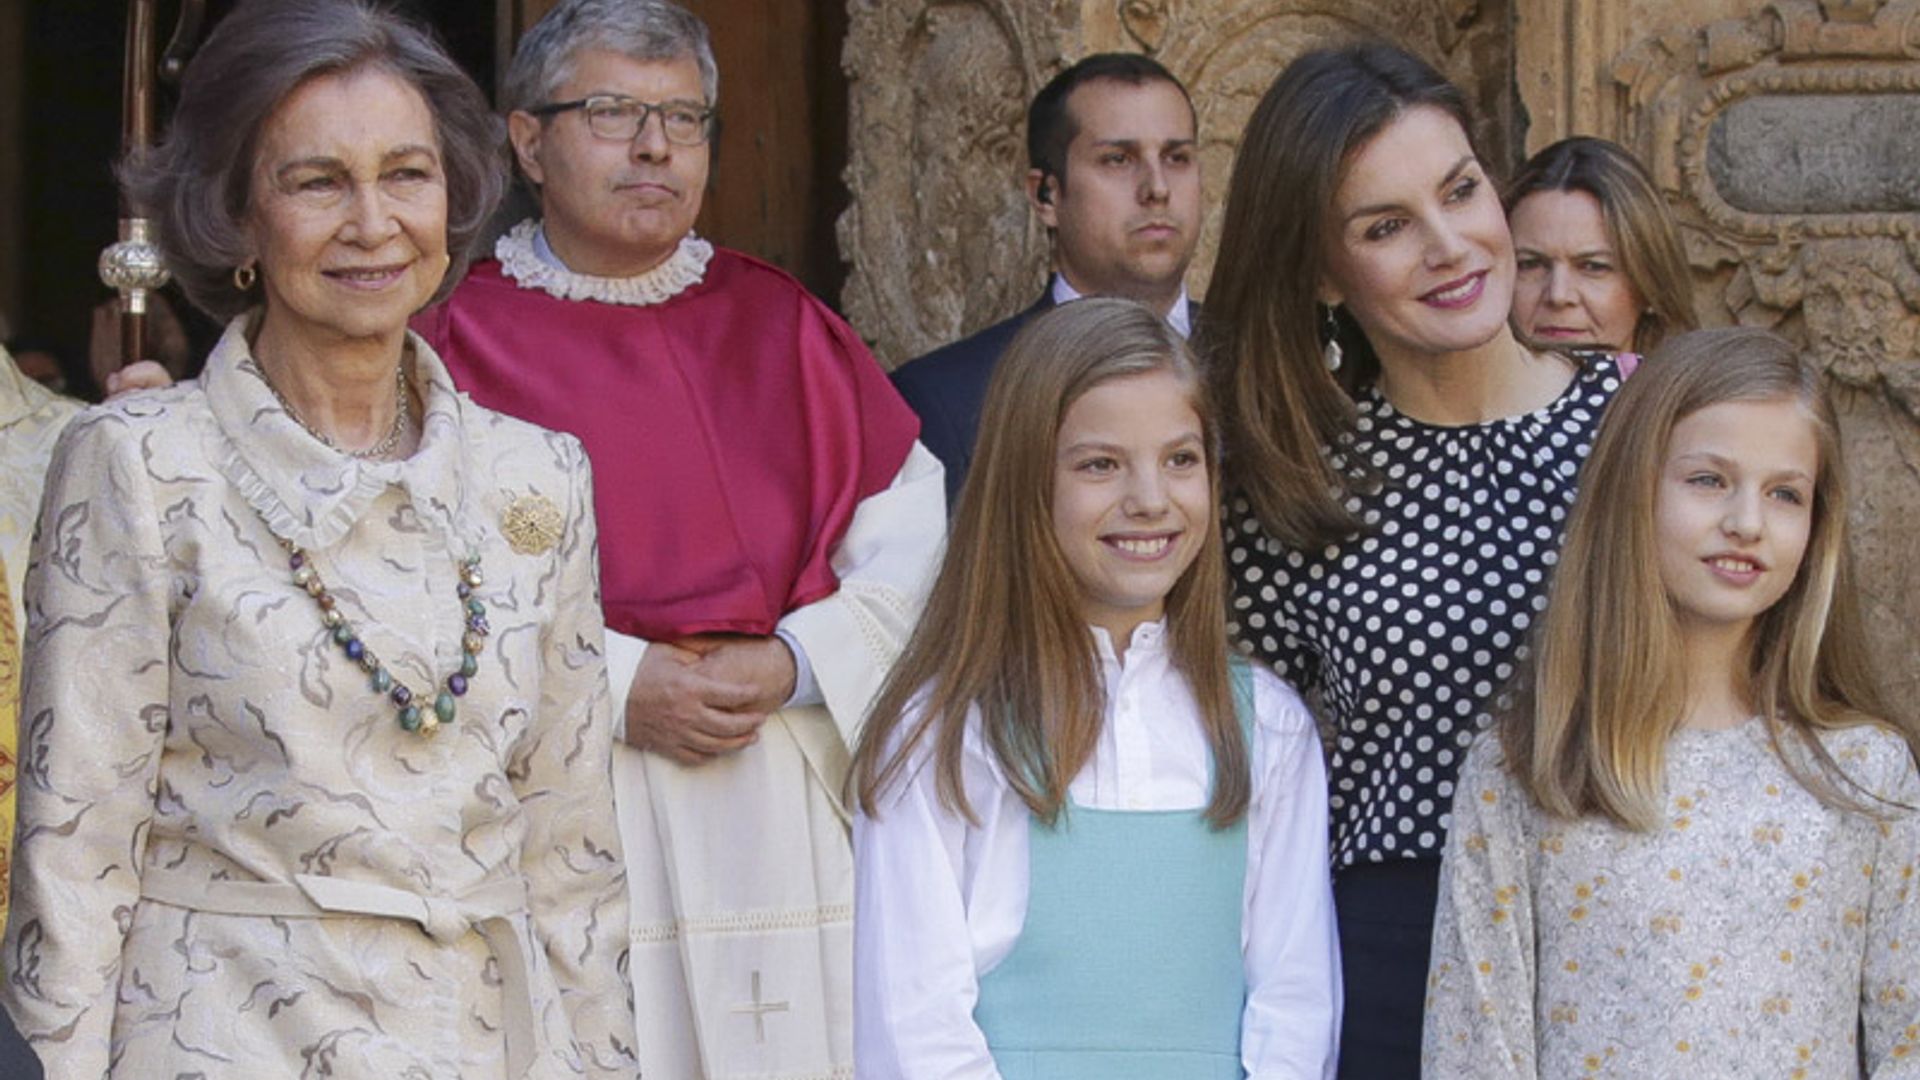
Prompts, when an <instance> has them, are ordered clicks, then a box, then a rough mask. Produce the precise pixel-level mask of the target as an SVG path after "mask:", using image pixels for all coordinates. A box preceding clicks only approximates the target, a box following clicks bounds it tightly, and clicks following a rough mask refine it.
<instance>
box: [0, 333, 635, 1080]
mask: <svg viewBox="0 0 1920 1080" xmlns="http://www.w3.org/2000/svg"><path fill="white" fill-rule="evenodd" d="M242 330H243V320H236V321H235V323H234V324H233V326H231V327H229V329H228V331H227V335H226V337H225V338H224V339H222V341H221V343H220V345H219V347H218V348H217V349H216V350H215V351H214V353H213V355H212V357H211V358H210V359H209V361H208V364H207V368H206V372H205V374H204V375H203V376H202V378H201V379H200V380H199V381H198V382H188V383H182V384H180V385H178V386H175V387H172V388H170V389H167V390H163V391H158V392H154V393H146V394H136V395H133V396H131V397H128V398H125V399H122V400H119V401H115V402H113V403H111V404H109V405H106V406H102V407H99V408H96V409H93V410H92V411H90V412H87V413H85V414H83V415H82V416H81V417H80V418H79V419H77V420H75V421H74V422H73V425H72V426H71V427H70V428H69V430H68V432H67V434H66V436H65V437H64V439H63V441H62V442H61V445H60V448H59V451H58V452H57V454H56V457H55V461H54V467H53V473H52V476H51V478H50V480H49V487H48V496H47V501H46V513H45V516H44V521H43V525H42V527H41V531H40V535H39V537H38V540H37V542H36V545H35V548H34V552H35V555H34V565H33V567H32V568H31V570H30V571H29V575H28V585H27V607H28V612H29V616H28V628H27V635H26V636H27V664H26V677H25V689H24V692H23V699H22V709H21V727H22V729H23V730H22V742H23V744H24V746H23V751H22V767H21V770H20V772H21V783H20V846H19V850H18V853H17V857H16V867H15V870H16V877H15V883H14V911H13V918H12V920H11V923H10V925H9V927H8V932H7V937H6V942H5V947H4V953H0V960H3V962H4V966H5V981H4V983H3V984H0V1000H4V1003H5V1005H6V1007H7V1009H8V1010H9V1011H10V1012H11V1013H12V1015H13V1018H14V1020H15V1022H16V1023H17V1024H18V1026H19V1028H20V1030H21V1033H22V1034H23V1035H25V1036H26V1037H27V1038H28V1040H29V1041H30V1042H31V1043H32V1045H33V1048H34V1049H35V1051H36V1052H38V1053H39V1055H40V1057H41V1059H42V1060H43V1061H44V1062H45V1063H46V1066H47V1076H48V1078H49V1080H68V1078H86V1080H98V1078H99V1077H101V1076H103V1075H104V1076H112V1077H139V1078H143V1080H144V1078H149V1077H166V1078H172V1077H176V1076H180V1077H185V1076H192V1077H202V1078H205V1080H220V1078H234V1080H241V1078H244V1080H267V1078H273V1080H282V1078H291V1077H353V1078H359V1077H366V1078H375V1077H378V1078H396V1077H397V1078H413V1080H427V1078H436V1080H438V1078H445V1080H453V1078H456V1077H459V1078H466V1080H477V1078H485V1077H507V1076H511V1077H515V1078H516V1080H517V1078H519V1077H522V1076H526V1077H540V1078H552V1077H574V1076H591V1077H633V1076H636V1075H637V1074H638V1069H637V1067H636V1066H635V1065H634V1057H633V1036H632V1031H633V1025H632V1013H631V1011H630V1008H631V1006H630V1004H629V1000H628V998H629V994H628V990H627V983H626V976H625V949H626V937H627V933H626V931H627V894H626V888H625V877H624V872H623V869H622V864H621V858H620V843H619V836H618V832H617V829H616V826H615V822H614V815H613V799H612V791H611V781H610V777H609V769H608V759H609V748H610V746H611V743H612V730H611V715H610V710H609V706H608V697H607V691H606V677H605V666H604V660H603V658H602V655H601V630H600V614H599V612H600V607H599V602H598V597H597V595H596V593H597V588H596V582H595V570H594V567H595V560H594V543H595V533H594V523H593V516H592V509H591V506H592V503H591V499H590V495H589V491H590V482H591V481H590V478H589V474H588V467H587V463H586V459H585V457H584V456H583V455H582V452H581V450H580V447H579V445H578V443H576V442H575V441H574V440H573V439H572V438H570V437H568V436H564V435H557V434H553V433H550V432H546V431H542V430H540V429H538V428H535V427H532V426H530V425H527V424H524V423H521V422H519V421H516V420H512V419H509V418H507V417H503V416H500V415H498V414H496V413H492V412H489V411H487V410H485V409H481V408H479V407H477V406H475V405H474V404H473V403H472V402H470V401H468V400H466V399H465V398H464V397H463V396H461V395H458V394H456V393H455V391H454V389H453V386H452V384H451V382H450V381H449V380H448V378H447V375H446V371H445V369H444V368H443V367H442V366H441V364H440V362H439V360H438V358H436V357H435V356H434V355H433V354H432V352H431V351H430V350H429V349H427V348H426V346H425V345H424V344H423V343H421V342H420V341H419V340H418V339H413V340H412V355H413V357H414V364H413V367H412V369H411V377H412V378H413V380H414V385H415V387H416V388H417V389H418V390H419V391H420V394H421V397H422V400H424V401H425V403H426V413H425V418H424V432H423V436H422V440H421V445H420V448H419V450H418V451H417V452H416V453H415V454H414V456H413V457H412V458H411V459H409V460H407V461H404V462H387V463H368V462H359V461H355V460H353V459H350V458H348V457H345V456H343V455H341V454H338V453H335V452H334V451H332V450H329V449H327V448H326V447H324V446H322V445H321V444H320V443H319V442H317V441H316V440H314V439H313V438H312V437H311V436H309V435H307V434H306V433H305V432H304V431H303V430H302V429H301V428H299V427H298V426H297V425H296V424H295V422H294V421H293V420H292V419H291V418H290V417H289V416H288V415H287V414H286V413H285V411H283V409H282V408H281V407H280V406H279V405H278V404H276V402H275V399H274V398H273V396H272V394H271V392H270V390H269V388H268V386H267V385H266V383H265V382H264V381H263V380H262V378H261V377H260V375H259V372H258V369H257V368H256V367H255V366H254V364H253V362H252V360H251V359H250V357H249V356H248V351H247V345H246V340H245V337H244V335H243V333H242ZM515 506H518V507H519V508H520V510H521V511H522V513H521V514H520V516H521V517H522V518H529V517H530V518H532V519H535V520H541V519H544V520H545V521H546V522H547V523H548V525H547V528H546V529H545V531H544V532H542V531H541V530H539V529H535V530H532V533H533V535H531V536H528V535H522V536H520V540H521V543H520V547H521V548H522V549H524V550H516V549H515V547H514V546H512V545H510V544H509V542H508V540H507V538H506V537H505V536H504V535H503V533H502V521H503V518H504V517H505V515H506V513H507V511H508V509H509V508H511V507H515ZM528 510H539V511H542V512H540V513H533V514H528V513H526V511H528ZM282 539H284V540H289V541H292V542H293V543H295V544H298V545H299V546H300V547H302V548H304V549H306V551H307V552H309V553H310V558H311V560H312V564H313V565H314V566H316V567H317V568H318V570H319V571H320V574H321V576H322V578H323V579H324V581H325V582H326V584H327V586H328V587H329V588H330V589H331V592H332V595H334V596H335V597H336V598H337V601H338V604H339V607H340V609H341V610H342V611H343V612H344V613H345V614H346V616H347V618H348V620H349V621H350V623H351V624H352V625H353V626H355V627H357V628H359V630H360V632H361V634H362V635H363V637H364V639H365V641H366V643H367V645H369V646H370V647H371V648H372V649H373V650H374V652H375V653H376V654H377V655H378V656H379V657H380V658H381V659H382V660H383V661H384V662H385V663H386V665H387V666H388V667H389V668H390V669H391V670H392V671H393V673H394V674H395V675H397V676H398V677H399V679H400V680H401V681H402V682H404V683H406V684H407V685H408V686H410V687H412V688H413V689H414V690H415V691H417V692H419V691H424V693H425V696H426V697H427V698H428V699H431V697H432V695H433V693H434V691H435V689H437V688H438V685H440V684H442V682H443V680H445V678H446V677H447V676H448V675H449V674H450V673H452V672H454V671H457V670H458V669H459V666H460V662H461V656H462V644H461V639H462V634H463V631H465V630H466V629H467V627H466V626H465V624H464V623H463V619H464V617H465V616H466V614H467V613H466V612H465V611H464V610H463V609H462V601H461V599H460V598H459V597H458V596H457V595H456V585H457V580H456V568H457V562H456V560H460V559H465V558H467V557H469V556H472V555H478V556H480V557H481V560H482V561H481V569H482V572H483V575H484V579H485V580H484V582H483V583H482V584H481V585H480V586H479V587H478V588H477V589H475V590H474V592H475V595H476V596H477V597H478V598H479V599H480V600H481V601H482V602H483V603H484V605H485V607H486V609H487V611H486V617H487V619H488V620H490V623H491V627H490V635H489V636H487V637H486V638H485V640H484V649H483V651H482V652H481V654H480V656H479V668H478V671H477V673H476V674H475V675H474V677H473V679H472V683H471V687H470V689H469V691H468V692H467V694H466V696H465V697H464V698H461V699H459V713H458V717H457V719H456V720H455V721H454V722H453V724H452V725H451V726H450V728H448V729H445V730H442V731H441V732H439V733H438V734H437V735H436V736H434V737H433V738H425V737H422V736H420V735H418V734H409V733H408V732H405V731H403V730H401V729H400V728H399V726H398V725H397V723H396V719H395V717H396V710H395V707H394V706H393V704H392V703H391V702H390V701H388V700H386V698H384V697H383V696H382V695H380V694H377V693H375V692H374V691H373V689H372V688H371V686H370V684H369V679H368V675H367V673H366V672H365V671H363V670H361V668H360V666H359V665H357V664H354V663H351V662H350V661H349V660H348V659H347V658H346V656H345V655H344V654H343V652H342V649H341V646H340V645H339V644H336V643H335V642H334V641H333V640H332V638H331V637H330V635H329V633H328V631H327V630H326V628H325V627H324V626H323V624H322V622H321V615H320V608H319V605H318V604H316V602H315V600H314V599H313V598H311V597H309V596H308V595H307V594H306V593H305V592H304V591H302V590H301V589H300V588H298V587H296V586H294V585H293V584H292V580H291V570H290V567H289V559H288V555H287V553H286V552H285V551H284V550H283V549H282V547H281V544H280V542H279V541H280V540H282Z"/></svg>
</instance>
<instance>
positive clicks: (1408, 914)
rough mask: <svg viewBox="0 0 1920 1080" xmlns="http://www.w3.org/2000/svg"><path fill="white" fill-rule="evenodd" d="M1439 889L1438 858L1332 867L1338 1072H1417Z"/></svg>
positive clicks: (1395, 1075) (1382, 1077)
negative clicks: (1339, 987) (1342, 1000)
mask: <svg viewBox="0 0 1920 1080" xmlns="http://www.w3.org/2000/svg"><path fill="white" fill-rule="evenodd" d="M1439 892H1440V862H1439V860H1438V859H1397V860H1395V861H1393V862H1386V863H1361V864H1356V865H1354V866H1350V867H1348V868H1346V869H1344V870H1341V871H1339V872H1337V873H1336V874H1334V877H1333V906H1334V910H1335V912H1336V913H1338V916H1339V919H1340V965H1341V973H1342V977H1343V979H1344V981H1345V986H1346V999H1347V1000H1346V1008H1345V1010H1344V1011H1343V1013H1342V1016H1341V1020H1340V1080H1419V1078H1420V1018H1421V1014H1422V1013H1423V1012H1424V1011H1425V1008H1426V1000H1427V956H1428V954H1429V953H1431V952H1432V951H1433V907H1434V902H1435V900H1436V899H1438V897H1439Z"/></svg>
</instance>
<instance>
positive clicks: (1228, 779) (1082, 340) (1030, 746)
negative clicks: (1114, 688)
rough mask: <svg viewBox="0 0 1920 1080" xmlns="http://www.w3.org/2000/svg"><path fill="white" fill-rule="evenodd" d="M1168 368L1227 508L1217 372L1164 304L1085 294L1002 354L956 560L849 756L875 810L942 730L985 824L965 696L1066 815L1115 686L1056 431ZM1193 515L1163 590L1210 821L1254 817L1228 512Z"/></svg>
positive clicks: (947, 781) (959, 527) (954, 802)
mask: <svg viewBox="0 0 1920 1080" xmlns="http://www.w3.org/2000/svg"><path fill="white" fill-rule="evenodd" d="M1157 371H1169V372H1172V373H1173V374H1174V375H1176V376H1178V377H1179V378H1180V380H1181V381H1182V382H1184V383H1185V384H1186V386H1187V388H1188V393H1189V395H1190V400H1191V401H1192V404H1193V409H1194V412H1195V413H1196V414H1197V415H1198V416H1199V418H1200V423H1201V426H1202V434H1203V436H1204V441H1205V443H1206V454H1207V466H1208V481H1209V484H1210V485H1211V487H1212V490H1213V496H1214V502H1215V504H1217V503H1218V501H1219V484H1220V480H1219V471H1218V464H1219V452H1218V433H1217V431H1216V429H1215V421H1214V414H1213V410H1212V408H1211V406H1210V405H1209V403H1208V398H1207V389H1206V384H1205V382H1204V381H1203V380H1202V379H1201V378H1200V375H1199V372H1198V369H1197V367H1196V365H1195V362H1194V359H1193V354H1192V353H1191V352H1190V351H1189V350H1188V348H1187V344H1186V342H1185V341H1183V340H1182V339H1181V338H1180V336H1179V335H1178V334H1177V333H1175V332H1174V331H1173V330H1172V329H1171V328H1170V327H1168V326H1167V324H1166V321H1165V320H1163V319H1162V318H1160V317H1159V316H1158V315H1155V314H1154V313H1153V312H1151V311H1149V310H1148V309H1146V308H1144V307H1142V306H1140V305H1139V304H1136V303H1133V302H1132V301H1127V300H1112V299H1091V300H1078V301H1075V302H1073V303H1071V304H1067V305H1064V306H1062V307H1059V308H1056V309H1054V310H1053V311H1050V312H1048V313H1046V314H1045V315H1041V316H1039V317H1038V318H1036V319H1034V320H1032V321H1031V322H1029V323H1028V324H1027V325H1026V326H1025V327H1024V328H1023V329H1022V330H1021V331H1020V333H1019V335H1018V336H1016V337H1015V338H1014V339H1013V343H1012V344H1011V345H1009V346H1008V348H1007V351H1006V353H1005V355H1003V356H1002V357H1001V358H1000V362H999V365H998V367H997V368H996V370H995V372H994V376H993V381H992V383H991V384H990V386H989V387H988V390H987V400H986V406H985V411H984V414H983V415H982V417H981V420H980V436H979V443H978V448H977V450H976V452H975V459H974V463H973V467H972V469H971V470H970V471H969V472H968V474H967V481H966V486H965V488H964V489H963V490H962V492H961V496H960V507H959V513H958V514H957V516H956V517H955V518H954V522H953V530H952V535H951V538H950V540H949V542H948V546H947V555H946V560H945V562H943V563H942V564H941V567H940V574H939V577H938V578H937V579H936V581H935V583H934V586H933V593H932V596H931V597H930V598H929V599H928V601H927V608H926V612H925V614H924V615H922V616H921V619H920V624H919V626H918V628H917V629H916V630H915V631H914V634H913V637H912V639H911V640H910V641H909V642H908V643H907V647H906V651H905V652H904V654H902V656H901V658H900V661H899V663H897V664H896V665H895V666H894V669H893V672H892V674H891V676H890V677H889V678H888V680H887V684H886V686H885V687H884V688H883V689H882V690H881V693H880V696H879V699H878V701H877V702H876V703H875V705H874V708H873V712H872V714H871V715H870V716H869V718H868V720H867V724H866V728H865V731H864V732H863V733H862V735H861V738H860V745H859V747H858V749H857V750H856V751H855V754H854V762H853V771H852V777H851V783H852V785H853V787H854V791H855V795H856V797H857V799H858V801H859V804H860V807H861V809H862V810H864V811H865V812H866V813H867V814H868V815H869V816H875V815H877V814H878V812H879V803H880V800H881V798H882V796H883V795H884V794H885V793H886V792H887V790H888V789H889V788H890V786H891V785H893V784H896V783H899V782H901V781H902V779H903V778H904V773H905V771H906V769H907V768H908V762H909V761H910V760H911V759H912V758H913V756H914V754H915V752H916V750H917V749H918V748H919V747H920V746H921V745H922V744H923V743H926V742H927V741H929V740H931V741H932V744H933V752H932V755H933V761H934V767H935V768H936V769H937V770H938V790H939V796H940V800H941V802H942V804H943V805H944V806H946V807H947V808H949V809H950V810H953V811H954V812H956V813H959V814H960V815H962V816H964V817H965V818H966V819H967V820H968V821H972V822H977V821H978V819H977V818H976V817H975V816H974V813H973V808H972V807H971V806H970V805H969V804H968V801H967V797H966V792H965V791H964V790H963V787H962V782H961V756H962V750H963V747H964V738H965V734H966V726H967V717H968V712H969V707H970V706H978V707H979V711H980V726H981V736H982V738H983V741H984V742H985V744H986V746H987V747H988V749H989V750H990V751H991V752H992V754H993V755H994V757H995V759H996V760H997V762H998V764H999V765H1000V767H1001V770H1002V771H1003V772H1004V774H1005V775H1006V778H1007V782H1008V783H1009V784H1010V785H1012V787H1013V790H1014V791H1015V792H1016V793H1017V794H1018V795H1019V797H1020V799H1021V801H1023V802H1025V803H1026V805H1027V808H1028V809H1029V810H1031V811H1032V812H1033V814H1034V816H1035V817H1036V818H1038V819H1040V820H1041V821H1044V822H1046V823H1048V824H1052V823H1054V822H1055V821H1056V820H1057V819H1058V818H1059V815H1060V812H1061V809H1062V808H1063V807H1064V806H1065V805H1066V799H1067V787H1068V785H1069V784H1070V783H1071V782H1072V781H1073V778H1074V776H1075V775H1077V774H1078V773H1079V772H1080V770H1081V769H1082V768H1084V767H1085V765H1086V763H1087V761H1088V760H1089V759H1090V758H1091V757H1092V756H1093V751H1094V746H1095V744H1096V743H1097V741H1098V739H1099V737H1100V729H1101V726H1102V724H1104V722H1105V719H1104V718H1105V699H1106V691H1105V686H1104V683H1103V682H1102V680H1101V677H1100V673H1099V669H1098V667H1097V666H1096V664H1095V660H1094V652H1093V647H1092V639H1091V636H1090V631H1089V630H1088V627H1087V621H1086V616H1085V615H1084V614H1083V613H1082V607H1081V603H1080V596H1081V591H1080V586H1079V585H1078V583H1077V582H1076V580H1075V578H1074V576H1073V573H1072V571H1071V570H1070V569H1069V568H1068V566H1067V561H1066V556H1065V555H1064V554H1063V553H1062V552H1061V550H1060V544H1059V541H1058V540H1057V539H1056V538H1055V535H1054V531H1053V470H1054V458H1055V443H1056V441H1057V439H1058V438H1059V432H1060V424H1061V421H1062V419H1063V418H1064V417H1065V415H1066V412H1067V410H1068V409H1069V408H1070V407H1072V405H1073V403H1074V402H1075V401H1078V400H1079V399H1080V397H1081V396H1082V395H1084V394H1085V393H1087V391H1089V390H1091V389H1093V388H1094V387H1096V386H1099V385H1101V384H1102V383H1106V382H1109V381H1112V380H1114V379H1122V378H1127V377H1130V376H1137V375H1144V374H1148V373H1150V372H1157ZM1192 525H1193V527H1195V528H1200V529H1204V530H1205V535H1204V537H1203V538H1202V542H1201V545H1200V551H1199V553H1198V555H1196V556H1195V558H1194V561H1193V565H1192V566H1190V567H1189V568H1188V569H1187V572H1186V573H1185V574H1183V575H1181V577H1180V580H1179V581H1178V582H1176V583H1175V584H1174V586H1173V590H1172V591H1171V592H1170V593H1169V594H1168V596H1167V603H1166V618H1167V639H1168V644H1169V649H1170V652H1171V657H1172V664H1173V667H1174V670H1175V671H1177V672H1178V673H1179V674H1181V675H1182V676H1184V677H1185V678H1186V680H1187V683H1188V685H1189V686H1190V687H1191V689H1192V692H1193V696H1194V699H1195V701H1196V702H1197V703H1198V705H1199V708H1200V715H1201V718H1202V726H1203V727H1204V728H1205V730H1206V734H1207V740H1208V742H1209V744H1210V745H1211V748H1212V751H1213V760H1214V789H1213V796H1212V799H1211V801H1210V802H1209V803H1208V804H1207V817H1208V820H1209V821H1211V822H1212V823H1213V824H1214V825H1216V826H1226V825H1230V824H1232V823H1233V822H1235V821H1237V820H1239V819H1240V818H1241V817H1242V816H1243V815H1244V814H1245V813H1246V809H1247V803H1248V799H1249V789H1250V787H1251V779H1250V775H1249V766H1248V757H1247V747H1246V739H1245V738H1244V736H1243V735H1242V733H1241V729H1240V724H1239V720H1238V717H1237V714H1236V712H1235V710H1234V700H1233V688H1232V684H1231V682H1230V679H1229V676H1228V672H1227V652H1228V644H1227V616H1226V569H1225V559H1224V556H1223V553H1222V544H1221V539H1220V523H1219V520H1218V517H1217V515H1213V514H1208V515H1206V518H1205V520H1203V521H1196V522H1193V523H1192ZM910 705H912V706H913V711H912V712H910V710H909V706H910ZM910 715H917V717H918V719H917V720H914V721H911V722H910V721H909V719H908V718H909V716H910Z"/></svg>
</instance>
